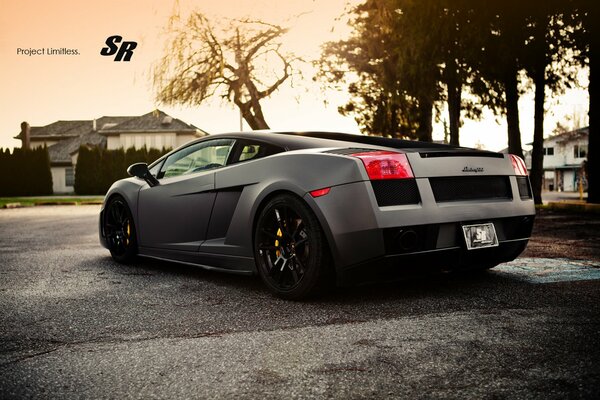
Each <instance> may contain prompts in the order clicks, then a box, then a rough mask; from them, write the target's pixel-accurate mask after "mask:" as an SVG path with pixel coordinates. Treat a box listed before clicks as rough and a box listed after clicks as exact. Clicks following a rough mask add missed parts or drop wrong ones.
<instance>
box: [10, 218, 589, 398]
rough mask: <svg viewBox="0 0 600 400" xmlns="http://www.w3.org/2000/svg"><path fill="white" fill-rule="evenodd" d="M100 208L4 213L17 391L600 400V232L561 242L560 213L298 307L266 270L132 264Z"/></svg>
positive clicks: (17, 394) (20, 394)
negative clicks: (461, 252) (510, 246)
mask: <svg viewBox="0 0 600 400" xmlns="http://www.w3.org/2000/svg"><path fill="white" fill-rule="evenodd" d="M98 210H99V208H98V206H76V207H75V206H55V207H33V208H24V209H13V210H0V398H3V399H5V398H61V399H62V398H66V399H70V398H119V399H120V398H233V397H236V398H258V397H260V398H381V397H385V398H461V399H462V398H499V397H500V398H517V399H518V398H527V399H529V398H544V399H548V398H550V399H552V398H565V397H568V398H598V397H599V396H600V273H599V271H600V262H599V261H598V259H599V257H598V255H597V253H596V250H595V249H597V243H596V244H593V243H592V244H589V243H587V242H588V241H589V240H596V239H597V235H598V232H597V231H595V229H594V228H593V226H591V227H590V226H587V228H586V229H591V231H590V232H592V234H591V236H592V237H591V238H590V235H589V234H588V235H587V236H585V235H582V237H577V235H572V234H571V233H570V231H569V233H566V235H567V236H569V238H568V239H567V240H573V242H568V243H570V245H565V243H567V242H562V243H561V242H560V241H559V240H558V239H557V240H556V243H557V246H559V247H558V250H557V251H554V252H553V247H552V238H556V237H558V238H560V234H557V233H556V232H557V231H556V229H553V228H552V226H554V225H552V224H553V223H552V222H548V221H549V220H548V219H547V218H546V219H544V218H545V217H544V218H542V219H541V220H540V221H541V222H540V227H542V229H539V230H538V231H536V234H537V235H538V236H539V238H540V239H535V238H534V241H533V243H532V246H531V247H530V250H528V252H526V253H525V254H524V258H520V259H517V260H515V261H514V262H512V263H509V264H505V265H502V266H500V267H497V268H496V269H494V270H492V271H490V272H487V273H479V274H440V275H427V276H422V277H418V278H412V279H407V280H405V281H402V282H395V283H385V284H377V285H370V286H364V287H353V288H338V289H334V290H332V291H331V293H329V294H327V295H325V296H323V297H321V298H318V299H314V300H311V301H306V302H290V301H284V300H280V299H277V298H275V297H273V296H272V295H270V294H269V293H268V292H267V291H266V289H265V288H264V287H263V285H262V284H261V282H260V280H259V279H258V278H257V277H244V276H236V275H229V274H223V273H215V272H208V271H204V270H202V269H198V268H194V267H189V266H181V265H177V264H174V263H167V262H159V261H152V260H144V259H140V260H139V261H137V262H136V263H135V264H134V265H130V266H121V265H118V264H116V263H115V262H113V261H112V260H111V258H110V256H109V253H108V251H107V250H105V249H103V248H101V247H100V246H99V244H98V238H97V213H98ZM554 217H555V216H551V218H554ZM551 218H550V219H551ZM559 219H560V218H559ZM584 220H585V218H584ZM570 221H571V219H569V218H568V217H567V218H566V219H563V220H562V222H563V223H565V224H568V223H570ZM558 222H560V221H558ZM586 223H589V221H587V222H586ZM592 223H594V222H593V221H592ZM596 223H597V221H596ZM544 224H546V225H544ZM546 228H547V229H546ZM594 232H596V233H595V235H596V236H595V237H594V236H593V234H594ZM577 243H579V244H580V245H581V247H580V249H583V250H582V251H579V252H576V253H574V254H572V253H569V252H568V251H563V249H564V248H563V247H560V246H566V247H568V248H570V249H572V248H575V247H576V244H577ZM586 243H587V244H586ZM536 246H538V247H537V248H538V249H539V252H538V253H535V252H532V249H535V248H536ZM574 246H575V247H574ZM539 256H541V257H539Z"/></svg>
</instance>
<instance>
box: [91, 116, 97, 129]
mask: <svg viewBox="0 0 600 400" xmlns="http://www.w3.org/2000/svg"><path fill="white" fill-rule="evenodd" d="M96 128H97V125H96V118H94V120H93V122H92V130H93V131H94V132H96V131H97V129H96Z"/></svg>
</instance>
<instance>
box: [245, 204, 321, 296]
mask: <svg viewBox="0 0 600 400" xmlns="http://www.w3.org/2000/svg"><path fill="white" fill-rule="evenodd" d="M254 256H255V259H256V264H257V268H258V272H259V274H260V277H261V278H262V280H263V282H264V283H265V284H266V285H267V287H268V288H269V289H270V290H271V291H272V292H273V293H275V294H276V295H278V296H279V297H283V298H286V299H300V298H303V297H306V296H308V295H310V294H314V293H315V291H317V289H320V288H322V287H324V286H325V284H326V283H327V281H328V277H329V276H330V274H329V271H331V270H330V266H329V251H328V248H327V243H326V240H325V236H324V234H323V230H322V229H321V226H320V225H319V221H318V220H317V218H316V216H315V215H314V213H313V212H312V211H311V210H310V209H309V208H308V206H307V205H306V204H305V203H304V202H303V201H302V200H300V199H299V198H297V197H295V196H292V195H279V196H276V197H274V198H273V199H272V200H271V201H269V202H268V203H267V205H266V206H265V207H264V208H263V209H262V211H261V212H260V214H259V217H258V220H257V223H256V230H255V235H254Z"/></svg>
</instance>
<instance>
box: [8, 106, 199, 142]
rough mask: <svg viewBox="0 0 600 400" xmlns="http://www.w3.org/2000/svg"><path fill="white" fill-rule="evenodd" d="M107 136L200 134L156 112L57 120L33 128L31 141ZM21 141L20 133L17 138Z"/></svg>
mask: <svg viewBox="0 0 600 400" xmlns="http://www.w3.org/2000/svg"><path fill="white" fill-rule="evenodd" d="M94 122H95V128H96V131H98V132H101V133H105V134H106V135H111V134H119V133H127V132H194V133H196V132H200V133H202V134H203V135H207V133H206V132H205V131H203V130H201V129H198V128H196V127H195V126H194V125H191V124H187V123H185V122H183V121H182V120H180V119H177V118H173V117H171V116H170V115H168V114H167V113H165V112H164V111H161V110H154V111H151V112H149V113H147V114H144V115H141V116H103V117H100V118H97V119H96V120H75V121H56V122H53V123H51V124H49V125H46V126H32V127H31V128H30V129H31V130H30V138H31V139H50V140H63V139H68V138H73V137H77V136H81V135H83V134H86V133H89V132H92V131H93V130H94ZM14 138H15V139H22V135H21V133H19V134H18V135H17V136H15V137H14Z"/></svg>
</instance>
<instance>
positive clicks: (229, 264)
mask: <svg viewBox="0 0 600 400" xmlns="http://www.w3.org/2000/svg"><path fill="white" fill-rule="evenodd" d="M138 255H139V256H141V257H147V258H154V259H157V260H162V261H170V262H176V263H179V264H185V265H192V266H195V267H200V268H204V269H206V270H211V271H222V272H228V273H233V274H241V275H253V274H254V273H255V272H256V266H255V263H254V258H250V257H238V256H225V255H221V254H208V253H195V252H194V253H192V252H186V251H175V250H163V249H154V248H149V247H140V249H139V253H138Z"/></svg>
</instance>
